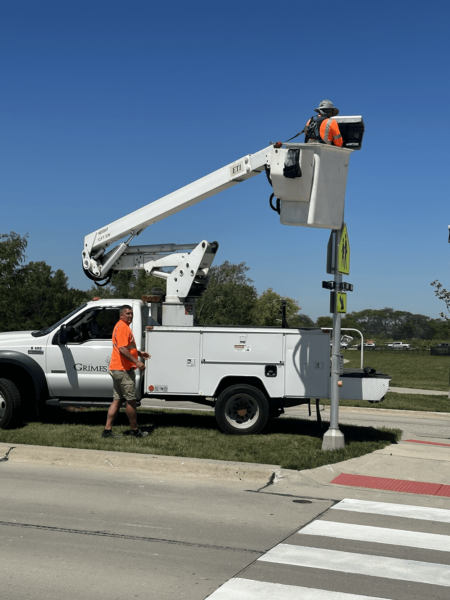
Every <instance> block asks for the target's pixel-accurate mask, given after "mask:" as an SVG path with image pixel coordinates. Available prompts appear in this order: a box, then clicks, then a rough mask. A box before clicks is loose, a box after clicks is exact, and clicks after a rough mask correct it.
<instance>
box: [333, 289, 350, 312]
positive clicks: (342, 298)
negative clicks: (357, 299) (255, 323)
mask: <svg viewBox="0 0 450 600" xmlns="http://www.w3.org/2000/svg"><path fill="white" fill-rule="evenodd" d="M336 312H337V313H346V312H347V294H345V293H344V292H338V293H337V294H336Z"/></svg>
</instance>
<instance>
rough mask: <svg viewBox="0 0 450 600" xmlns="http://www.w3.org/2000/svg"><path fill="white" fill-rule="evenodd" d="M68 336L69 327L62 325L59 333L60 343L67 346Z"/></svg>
mask: <svg viewBox="0 0 450 600" xmlns="http://www.w3.org/2000/svg"><path fill="white" fill-rule="evenodd" d="M67 340H68V336H67V327H66V325H61V329H60V330H59V333H58V343H59V344H62V345H65V344H67Z"/></svg>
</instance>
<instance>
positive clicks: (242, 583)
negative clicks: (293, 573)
mask: <svg viewBox="0 0 450 600" xmlns="http://www.w3.org/2000/svg"><path fill="white" fill-rule="evenodd" d="M208 598H213V599H214V600H299V598H301V600H385V599H383V598H378V597H377V598H375V597H374V596H370V598H369V597H368V596H359V595H355V594H343V593H342V592H329V591H327V590H317V589H314V588H306V587H301V586H296V585H285V584H282V583H267V582H264V581H253V580H251V579H240V578H236V579H230V581H227V582H226V583H225V584H224V585H222V586H221V587H220V588H219V589H217V590H216V591H215V592H213V593H212V594H211V595H210V596H208Z"/></svg>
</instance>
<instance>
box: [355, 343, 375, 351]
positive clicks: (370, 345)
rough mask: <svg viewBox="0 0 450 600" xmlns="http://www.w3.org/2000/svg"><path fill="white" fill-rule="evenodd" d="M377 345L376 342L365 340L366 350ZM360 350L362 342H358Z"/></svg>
mask: <svg viewBox="0 0 450 600" xmlns="http://www.w3.org/2000/svg"><path fill="white" fill-rule="evenodd" d="M375 347H376V345H375V342H364V350H371V349H373V348H375ZM358 350H361V344H358Z"/></svg>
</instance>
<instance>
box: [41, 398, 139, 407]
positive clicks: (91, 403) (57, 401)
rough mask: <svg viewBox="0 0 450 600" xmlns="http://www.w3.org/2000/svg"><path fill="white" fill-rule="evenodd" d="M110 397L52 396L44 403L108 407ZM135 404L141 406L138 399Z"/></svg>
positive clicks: (49, 404)
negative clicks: (60, 397)
mask: <svg viewBox="0 0 450 600" xmlns="http://www.w3.org/2000/svg"><path fill="white" fill-rule="evenodd" d="M111 401H112V400H111V399H110V398H106V399H105V400H84V399H82V398H72V399H70V400H60V399H59V398H52V399H51V400H46V402H45V404H47V405H48V406H59V407H61V408H64V407H66V406H84V407H86V408H109V405H110V404H111ZM124 404H125V400H124V401H123V402H122V405H124ZM136 406H141V402H140V400H137V401H136Z"/></svg>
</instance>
